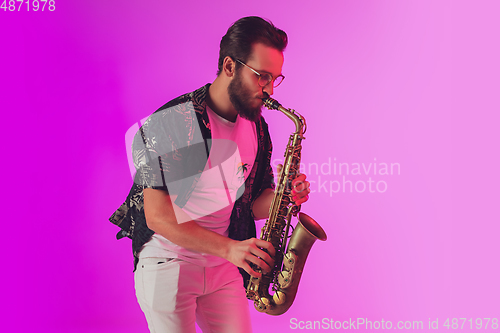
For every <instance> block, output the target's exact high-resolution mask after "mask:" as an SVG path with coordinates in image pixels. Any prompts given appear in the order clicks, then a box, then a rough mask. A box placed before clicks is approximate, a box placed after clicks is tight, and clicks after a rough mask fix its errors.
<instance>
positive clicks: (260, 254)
mask: <svg viewBox="0 0 500 333" xmlns="http://www.w3.org/2000/svg"><path fill="white" fill-rule="evenodd" d="M266 251H267V252H266ZM275 252H276V251H275V250H274V246H273V245H272V244H271V243H269V242H266V241H265V240H261V239H257V238H250V239H247V240H244V241H235V240H233V241H232V242H231V244H230V245H229V251H228V255H227V258H226V259H227V260H228V261H229V262H231V263H233V264H234V265H236V266H238V267H241V268H243V269H244V270H245V271H246V272H247V273H248V274H250V275H251V276H253V277H260V276H261V274H260V273H258V272H256V271H254V270H253V269H252V268H251V266H250V264H249V263H253V264H255V265H257V266H259V267H260V268H261V269H262V270H263V271H264V272H266V273H269V272H270V271H271V269H272V268H273V267H274V259H273V258H274V255H275Z"/></svg>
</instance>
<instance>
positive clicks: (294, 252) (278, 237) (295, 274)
mask: <svg viewBox="0 0 500 333" xmlns="http://www.w3.org/2000/svg"><path fill="white" fill-rule="evenodd" d="M263 101H264V105H265V106H266V107H267V108H268V109H273V110H279V111H281V112H283V113H284V114H285V115H286V116H287V117H288V118H290V119H291V120H292V121H293V122H294V124H295V128H296V130H295V132H294V133H292V135H290V138H289V140H288V145H287V147H286V151H285V159H284V162H283V168H282V169H281V173H280V175H279V180H278V183H277V187H276V191H275V195H274V198H273V201H272V203H271V207H270V208H269V219H268V220H267V221H266V223H265V225H264V226H263V227H262V231H261V236H260V239H263V240H265V241H268V242H270V243H271V244H272V245H273V246H274V248H275V250H276V255H275V257H274V268H273V269H272V270H271V272H270V273H268V274H264V273H262V270H261V269H260V268H258V267H255V266H254V269H255V270H256V271H257V272H259V273H262V275H261V277H259V278H254V277H250V280H249V282H248V285H247V298H249V299H251V300H253V301H254V305H255V308H256V309H257V310H258V311H260V312H265V313H267V314H270V315H281V314H283V313H285V312H286V311H287V310H288V309H289V308H290V306H291V305H292V303H293V301H294V299H295V295H296V293H297V288H298V285H299V281H300V277H301V275H302V270H303V268H304V264H305V262H306V259H307V255H308V254H309V251H310V250H311V247H312V245H313V244H314V242H315V241H316V240H317V239H319V240H322V241H325V240H326V233H325V231H324V230H323V229H322V228H321V227H320V225H319V224H318V223H317V222H316V221H314V220H313V219H312V218H311V217H309V216H308V215H306V214H304V213H299V211H300V206H296V205H295V204H294V203H293V201H292V199H291V198H292V195H291V191H292V189H291V182H292V180H293V179H294V177H295V175H296V174H298V172H299V165H300V155H301V149H302V146H301V142H302V140H303V139H304V136H303V134H304V133H305V130H306V128H307V126H306V122H305V119H304V118H303V117H302V116H301V115H300V114H298V113H296V112H295V111H294V110H292V109H285V108H284V107H283V106H281V104H280V103H278V101H276V100H275V99H272V98H270V97H268V96H267V97H265V98H263ZM291 177H293V178H291ZM292 215H293V216H297V215H298V218H299V222H298V223H297V225H296V227H295V229H294V230H293V233H292V235H291V238H290V241H289V242H288V248H287V244H286V243H287V239H288V238H289V236H288V231H289V228H290V221H291V218H292ZM285 249H286V252H285ZM271 283H272V284H273V290H274V294H273V295H272V296H271V295H270V294H269V285H270V284H271Z"/></svg>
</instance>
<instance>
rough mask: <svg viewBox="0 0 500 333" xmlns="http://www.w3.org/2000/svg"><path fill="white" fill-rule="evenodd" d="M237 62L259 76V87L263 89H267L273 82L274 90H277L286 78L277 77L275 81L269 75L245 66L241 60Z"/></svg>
mask: <svg viewBox="0 0 500 333" xmlns="http://www.w3.org/2000/svg"><path fill="white" fill-rule="evenodd" d="M236 61H237V62H239V63H240V64H242V65H243V66H245V67H248V69H250V70H251V71H252V72H254V73H255V74H257V75H258V76H259V86H261V87H265V86H267V85H268V84H269V83H271V82H273V88H276V87H277V86H279V85H280V84H281V82H283V80H284V79H285V77H284V76H283V75H281V74H280V75H278V76H276V77H275V78H274V79H273V76H272V75H271V74H269V73H264V74H261V73H259V72H257V71H256V70H255V69H253V68H252V67H250V66H248V65H247V64H245V63H244V62H243V61H241V60H239V59H236Z"/></svg>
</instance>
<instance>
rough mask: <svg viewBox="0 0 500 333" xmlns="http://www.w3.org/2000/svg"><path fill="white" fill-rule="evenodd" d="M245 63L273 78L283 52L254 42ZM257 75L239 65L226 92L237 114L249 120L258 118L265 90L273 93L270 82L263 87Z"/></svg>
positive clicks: (280, 64)
mask: <svg viewBox="0 0 500 333" xmlns="http://www.w3.org/2000/svg"><path fill="white" fill-rule="evenodd" d="M246 64H247V65H248V66H250V67H252V68H253V69H255V70H256V71H257V72H259V73H269V74H271V75H272V76H273V78H275V77H276V76H278V75H279V74H281V68H282V67H283V53H281V52H280V51H278V50H276V49H274V48H272V47H269V46H266V45H264V44H261V43H257V44H254V46H253V50H252V54H251V55H250V58H249V59H248V60H247V62H246ZM258 82H259V76H258V75H257V74H255V73H254V72H252V71H251V70H250V69H249V68H247V67H245V66H243V65H242V66H241V67H240V68H239V69H238V70H237V71H236V72H235V74H234V77H233V79H232V81H231V82H230V83H229V86H228V88H227V92H228V94H229V99H230V101H231V103H232V104H233V106H234V108H235V109H236V111H238V114H239V115H240V116H241V117H242V118H245V119H248V120H250V121H254V122H255V121H257V120H259V118H260V114H261V108H262V98H264V96H265V94H264V92H266V93H267V94H269V95H272V94H273V86H272V83H270V84H268V85H267V86H265V87H261V86H259V83H258Z"/></svg>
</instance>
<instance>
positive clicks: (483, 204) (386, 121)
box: [0, 0, 500, 332]
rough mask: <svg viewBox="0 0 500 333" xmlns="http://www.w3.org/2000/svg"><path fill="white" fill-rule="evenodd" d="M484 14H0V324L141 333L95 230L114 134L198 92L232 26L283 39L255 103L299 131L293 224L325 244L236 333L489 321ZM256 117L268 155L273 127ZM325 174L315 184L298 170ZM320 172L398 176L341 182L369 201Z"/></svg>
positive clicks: (118, 253)
mask: <svg viewBox="0 0 500 333" xmlns="http://www.w3.org/2000/svg"><path fill="white" fill-rule="evenodd" d="M499 10H500V6H499V5H498V2H497V1H478V2H473V1H399V0H398V1H396V0H394V1H387V0H385V1H367V0H363V1H361V0H359V1H327V0H324V1H290V0H288V1H284V0H283V1H251V2H248V3H245V4H243V3H234V2H224V1H182V2H178V1H175V2H174V1H164V2H160V1H81V2H78V3H77V2H71V3H70V2H67V1H62V0H56V10H55V11H54V12H47V11H46V12H43V13H42V12H36V13H35V12H26V10H25V8H23V9H22V10H21V11H20V12H17V11H15V12H9V11H7V12H4V11H3V10H0V42H1V48H2V52H1V54H0V60H1V62H0V79H1V87H0V88H1V90H0V94H1V105H2V117H3V119H4V120H3V123H4V127H3V130H2V132H1V135H2V142H3V145H2V156H3V157H2V161H3V162H2V174H3V177H4V182H3V185H4V189H3V191H2V204H3V205H4V206H3V207H4V208H3V213H2V215H3V219H2V220H3V221H2V235H3V237H2V245H3V253H4V254H3V269H2V277H1V279H2V280H1V285H2V287H3V288H2V289H3V291H2V295H3V301H2V305H1V308H2V309H1V311H0V313H1V315H0V316H1V324H0V326H1V328H0V329H1V330H2V331H4V332H147V326H146V321H145V319H144V317H143V314H142V312H141V311H140V309H139V306H138V305H137V302H136V299H135V294H134V288H133V275H132V267H133V264H132V263H133V262H132V253H131V242H130V240H121V241H116V240H115V234H116V233H117V231H118V229H117V227H116V226H114V225H112V224H111V223H109V222H108V221H107V218H108V217H109V216H110V215H111V214H112V213H113V211H114V210H115V209H116V208H117V207H118V206H119V205H120V204H121V203H122V202H123V200H124V199H125V197H126V195H127V193H128V190H129V188H130V186H131V183H132V180H131V177H130V172H129V169H128V164H127V159H126V152H125V132H126V131H127V129H128V128H129V127H130V126H132V125H133V124H134V123H135V122H137V121H138V120H140V119H142V118H144V117H146V116H148V115H149V114H150V113H152V112H153V111H154V110H155V109H156V108H158V107H159V106H161V105H163V104H164V103H165V102H167V101H168V100H170V99H172V98H174V97H176V96H178V95H180V94H182V93H185V92H188V91H192V90H194V89H196V88H198V87H200V86H201V85H203V84H205V83H207V82H211V81H212V80H213V79H214V78H215V72H216V69H217V68H216V66H217V58H218V44H219V42H220V38H221V37H222V35H223V34H224V33H225V31H226V30H227V28H228V27H229V26H230V24H231V23H232V22H234V21H235V20H237V19H238V18H240V17H243V16H248V15H259V16H262V17H266V18H269V19H271V20H272V21H273V22H274V23H275V24H276V25H277V26H278V27H280V28H282V29H284V30H285V31H286V32H287V33H288V35H289V40H290V44H289V47H288V49H287V50H286V52H285V64H284V68H283V73H284V74H285V76H286V77H287V78H286V80H285V81H284V83H283V85H282V86H280V87H279V89H277V90H276V91H275V95H274V97H276V99H278V100H279V101H281V102H282V103H283V104H284V105H285V106H287V107H292V108H294V109H296V110H298V111H300V112H301V113H302V114H303V115H304V116H305V117H306V119H307V121H308V125H309V130H308V132H307V134H306V138H307V140H306V141H304V145H303V146H304V148H303V158H302V161H303V162H304V163H305V165H306V166H307V168H306V169H309V166H311V170H306V173H307V174H308V178H309V179H310V180H313V181H315V183H313V185H312V189H313V190H314V191H315V193H313V194H312V195H311V197H310V200H309V202H308V203H307V204H305V205H304V206H303V208H302V210H303V211H304V212H307V213H309V214H310V215H311V216H313V217H314V218H315V219H316V220H317V221H318V222H319V223H320V224H321V225H322V226H323V227H324V228H325V231H326V232H327V234H328V241H327V242H324V243H317V244H316V245H315V246H314V248H313V249H312V252H311V256H310V259H309V260H308V262H307V265H306V267H305V271H304V275H303V280H302V282H301V285H300V288H299V293H298V295H297V298H296V301H295V304H294V305H293V307H292V308H291V309H290V310H289V311H288V312H287V313H286V314H285V315H282V316H280V317H270V316H267V315H262V314H259V313H257V312H256V311H254V310H253V309H252V318H253V325H254V329H255V331H256V332H284V331H289V330H292V328H291V326H290V320H292V318H296V320H297V321H300V320H302V321H308V320H322V319H323V318H332V319H335V320H342V321H344V320H349V318H351V319H353V320H355V319H356V318H368V319H369V320H372V321H376V320H378V321H380V320H381V319H384V320H386V321H387V320H391V321H392V322H393V323H394V324H395V323H396V322H397V321H399V320H402V321H407V320H410V321H413V320H421V321H423V322H424V325H425V327H427V325H428V320H429V318H431V319H432V320H435V319H436V318H439V322H440V325H441V324H442V323H443V322H444V320H445V319H446V318H453V317H456V318H459V317H466V318H468V319H469V318H473V320H475V318H478V317H492V318H494V317H496V318H500V305H499V304H500V303H499V297H500V287H499V284H498V281H499V280H500V273H499V260H498V254H499V245H498V243H499V242H498V239H499V231H500V227H499V220H500V219H499V214H498V206H499V172H498V162H499V149H498V142H499V135H498V123H499V121H498V120H499V119H498V111H499V110H500V107H499V99H498V96H499V91H500V83H499V79H498V78H499V74H500V66H499V63H498V59H500V48H499V33H498V32H499V31H500V25H499V23H498V13H499ZM265 117H266V119H267V121H268V123H269V124H270V129H271V135H272V138H273V142H274V154H273V158H274V159H279V158H281V157H282V154H283V151H284V147H285V144H286V139H287V136H288V135H289V134H290V132H291V129H292V126H291V123H290V122H289V121H287V120H286V119H285V118H284V117H283V116H282V115H281V114H276V113H273V112H270V111H266V112H265ZM329 161H331V163H330V165H331V166H332V174H328V173H327V172H326V171H327V168H326V166H327V165H325V166H324V169H323V171H324V172H321V170H316V169H315V168H314V163H317V164H318V165H321V164H322V163H328V162H329ZM334 162H337V163H340V162H344V163H349V164H350V165H351V166H352V163H365V165H366V166H367V167H368V165H369V163H373V162H377V163H399V165H400V173H399V174H397V173H396V174H393V175H379V174H377V175H374V174H373V170H372V171H371V173H370V175H365V174H361V175H353V174H350V175H346V180H350V181H352V182H353V183H355V182H358V181H363V182H365V184H368V183H367V182H368V181H369V177H371V180H374V181H375V182H381V183H380V186H382V185H383V184H384V183H382V182H385V184H386V185H387V189H386V191H385V192H384V193H380V192H377V191H375V193H369V191H368V190H365V191H364V192H362V193H358V192H356V190H354V191H353V193H350V192H349V191H348V190H349V188H348V187H347V192H343V191H342V190H341V191H339V192H338V193H330V192H329V187H330V182H333V183H332V184H333V185H334V188H333V189H334V190H335V189H336V185H335V184H336V183H334V181H340V182H342V181H343V180H342V176H339V175H338V174H337V175H334V174H333V166H334ZM344 171H345V169H344ZM337 172H338V170H337ZM363 173H364V172H363ZM325 181H326V183H324V182H325ZM318 182H321V183H323V186H318ZM325 184H326V187H324V185H325ZM358 186H359V187H358V189H360V190H361V189H362V183H358ZM384 188H385V187H380V189H381V190H383V189H384ZM443 331H444V329H443Z"/></svg>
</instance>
